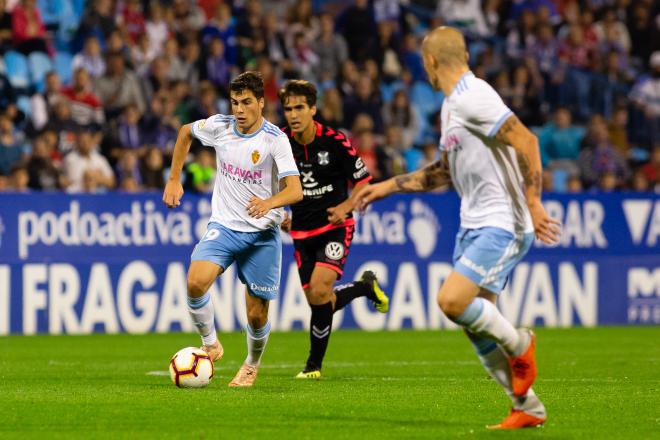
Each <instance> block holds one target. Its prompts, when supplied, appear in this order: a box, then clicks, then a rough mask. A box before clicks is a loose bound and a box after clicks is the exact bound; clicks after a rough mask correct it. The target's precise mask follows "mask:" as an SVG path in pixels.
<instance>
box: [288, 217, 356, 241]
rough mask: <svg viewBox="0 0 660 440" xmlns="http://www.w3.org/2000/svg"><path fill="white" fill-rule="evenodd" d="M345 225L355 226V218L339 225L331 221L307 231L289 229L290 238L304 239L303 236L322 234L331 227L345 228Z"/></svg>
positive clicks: (331, 228) (330, 229)
mask: <svg viewBox="0 0 660 440" xmlns="http://www.w3.org/2000/svg"><path fill="white" fill-rule="evenodd" d="M347 226H355V219H353V218H349V219H348V220H346V221H345V222H344V223H342V224H341V225H333V224H332V223H329V224H327V225H325V226H321V227H320V228H316V229H311V230H309V231H291V232H290V234H291V238H293V239H294V240H304V239H305V238H309V237H315V236H317V235H321V234H323V233H324V232H328V231H332V230H333V229H339V228H345V227H347Z"/></svg>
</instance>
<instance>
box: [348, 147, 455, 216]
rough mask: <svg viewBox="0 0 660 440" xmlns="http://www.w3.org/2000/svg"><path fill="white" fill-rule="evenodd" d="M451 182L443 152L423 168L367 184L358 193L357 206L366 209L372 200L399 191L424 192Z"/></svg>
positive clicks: (445, 155) (445, 154) (447, 163)
mask: <svg viewBox="0 0 660 440" xmlns="http://www.w3.org/2000/svg"><path fill="white" fill-rule="evenodd" d="M450 182H451V175H450V173H449V161H448V160H447V153H445V152H443V153H442V157H441V158H440V160H438V161H436V162H433V163H432V164H430V165H427V166H425V167H424V168H422V169H421V170H417V171H414V172H412V173H408V174H402V175H400V176H396V177H392V178H391V179H388V180H386V181H384V182H380V183H376V184H373V185H367V186H366V188H365V189H364V190H363V191H362V192H360V194H359V195H358V202H357V206H358V208H359V209H364V208H366V207H367V205H369V204H370V203H371V202H373V201H375V200H379V199H382V198H384V197H387V196H389V195H390V194H393V193H397V192H405V193H410V192H422V191H430V190H432V189H434V188H438V187H440V186H444V185H447V184H449V183H450Z"/></svg>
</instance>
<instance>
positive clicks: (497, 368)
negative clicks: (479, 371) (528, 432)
mask: <svg viewBox="0 0 660 440" xmlns="http://www.w3.org/2000/svg"><path fill="white" fill-rule="evenodd" d="M470 339H472V338H470ZM473 343H474V340H473ZM475 346H476V344H475ZM479 360H480V361H481V364H482V365H483V366H484V368H485V369H486V371H487V372H488V374H490V376H491V377H492V378H493V379H494V380H495V381H496V382H497V383H499V384H500V386H501V387H502V388H504V391H505V392H506V394H507V396H509V399H511V403H512V404H513V407H514V409H517V410H521V411H525V412H526V413H528V414H532V415H534V416H536V417H541V418H543V417H546V411H545V406H543V403H542V402H541V401H540V400H539V398H538V397H537V396H536V393H535V392H534V390H533V389H531V388H530V389H529V390H528V391H527V394H525V395H524V396H521V397H516V396H515V395H514V394H513V388H512V385H511V368H510V367H509V361H508V358H507V355H506V353H505V352H504V350H503V349H502V347H499V346H497V345H496V346H495V348H494V349H493V350H491V351H490V352H488V353H486V354H479Z"/></svg>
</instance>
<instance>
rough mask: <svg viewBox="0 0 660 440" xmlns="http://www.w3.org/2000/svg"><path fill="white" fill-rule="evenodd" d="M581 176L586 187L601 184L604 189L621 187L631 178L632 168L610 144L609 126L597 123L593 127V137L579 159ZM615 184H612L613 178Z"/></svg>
mask: <svg viewBox="0 0 660 440" xmlns="http://www.w3.org/2000/svg"><path fill="white" fill-rule="evenodd" d="M578 166H579V167H580V175H581V176H582V180H583V182H584V183H585V184H586V186H588V187H591V186H593V185H595V184H599V185H600V187H601V188H603V189H607V190H609V189H612V188H614V187H620V186H622V185H624V184H625V182H627V180H628V179H629V178H630V168H629V167H628V164H627V163H626V161H625V159H624V158H623V157H622V156H621V155H620V154H619V152H618V151H617V150H616V149H615V148H614V146H613V145H612V143H611V142H610V136H609V133H608V131H607V126H606V125H605V124H604V123H603V122H600V121H599V122H597V123H595V124H594V125H593V127H592V137H591V139H589V142H588V144H587V148H585V149H584V150H583V151H582V152H581V153H580V157H579V158H578ZM608 173H611V174H612V176H613V177H614V182H612V176H610V175H609V174H608Z"/></svg>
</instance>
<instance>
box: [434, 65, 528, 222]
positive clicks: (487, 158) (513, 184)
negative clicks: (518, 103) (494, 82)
mask: <svg viewBox="0 0 660 440" xmlns="http://www.w3.org/2000/svg"><path fill="white" fill-rule="evenodd" d="M511 115H513V112H511V110H510V109H509V108H508V107H507V106H506V105H505V104H504V102H502V98H500V97H499V95H498V94H497V92H495V90H494V89H493V88H492V87H491V86H490V85H489V84H488V83H487V82H485V81H483V80H481V79H479V78H476V77H475V76H474V74H473V73H472V72H467V73H466V74H465V75H463V76H462V77H461V79H460V80H459V81H458V83H457V84H456V87H455V88H454V90H453V91H452V92H451V94H450V95H449V96H447V97H446V98H445V100H444V102H443V104H442V110H441V119H442V136H441V137H440V149H441V150H443V151H446V152H447V153H448V158H449V166H450V170H451V177H452V182H453V184H454V187H455V188H456V191H458V194H459V195H460V196H461V226H462V227H464V228H466V229H476V228H481V227H485V226H494V227H498V228H502V229H506V230H507V231H510V232H513V233H523V232H524V233H527V232H532V231H533V230H534V227H533V224H532V218H531V216H530V214H529V210H528V209H527V203H526V201H525V194H524V191H523V180H522V176H521V174H520V170H519V168H518V162H517V160H516V151H515V150H514V149H513V147H511V146H510V145H505V144H504V143H502V142H500V141H499V140H497V139H495V135H496V134H497V132H498V131H499V129H500V127H501V126H502V124H504V122H506V120H507V119H508V118H509V117H510V116H511Z"/></svg>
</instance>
